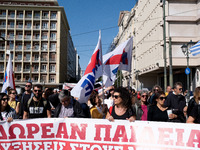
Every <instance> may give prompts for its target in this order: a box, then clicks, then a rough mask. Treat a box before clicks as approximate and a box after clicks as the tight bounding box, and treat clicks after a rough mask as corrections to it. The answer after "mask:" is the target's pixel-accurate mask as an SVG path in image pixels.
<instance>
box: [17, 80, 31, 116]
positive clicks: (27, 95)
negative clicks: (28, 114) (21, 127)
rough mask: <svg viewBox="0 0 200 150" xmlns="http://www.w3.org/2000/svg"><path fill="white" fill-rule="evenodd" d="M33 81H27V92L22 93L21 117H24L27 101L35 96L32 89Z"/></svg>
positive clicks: (20, 100)
mask: <svg viewBox="0 0 200 150" xmlns="http://www.w3.org/2000/svg"><path fill="white" fill-rule="evenodd" d="M31 88H32V82H27V83H26V85H25V92H24V93H23V94H22V96H21V97H20V98H19V102H20V107H19V119H22V118H23V115H24V106H25V104H26V103H27V101H28V100H29V99H30V98H32V97H33V96H34V94H33V92H32V90H31Z"/></svg>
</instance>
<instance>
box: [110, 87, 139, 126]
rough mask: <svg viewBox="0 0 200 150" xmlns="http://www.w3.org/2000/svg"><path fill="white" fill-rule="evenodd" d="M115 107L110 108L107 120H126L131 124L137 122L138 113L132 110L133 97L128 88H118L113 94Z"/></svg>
mask: <svg viewBox="0 0 200 150" xmlns="http://www.w3.org/2000/svg"><path fill="white" fill-rule="evenodd" d="M113 99H114V106H112V107H110V109H109V112H107V115H106V118H107V119H108V120H109V121H114V119H126V120H129V121H130V122H132V121H135V118H136V113H135V112H134V111H133V110H132V108H131V97H130V94H129V91H128V90H127V89H126V88H123V87H118V88H116V89H115V90H114V94H113Z"/></svg>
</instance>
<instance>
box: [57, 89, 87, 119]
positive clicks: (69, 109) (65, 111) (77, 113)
mask: <svg viewBox="0 0 200 150" xmlns="http://www.w3.org/2000/svg"><path fill="white" fill-rule="evenodd" d="M58 98H59V100H60V103H59V104H58V106H57V107H56V109H55V112H54V117H58V118H68V117H77V118H85V115H84V113H83V110H82V108H81V105H80V103H79V102H78V101H77V100H75V99H74V98H73V97H72V96H71V93H70V91H68V90H61V91H60V93H59V96H58Z"/></svg>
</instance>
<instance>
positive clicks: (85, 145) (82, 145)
mask: <svg viewBox="0 0 200 150" xmlns="http://www.w3.org/2000/svg"><path fill="white" fill-rule="evenodd" d="M81 147H82V148H83V150H87V148H90V145H89V144H80V148H81Z"/></svg>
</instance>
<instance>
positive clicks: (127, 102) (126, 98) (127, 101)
mask: <svg viewBox="0 0 200 150" xmlns="http://www.w3.org/2000/svg"><path fill="white" fill-rule="evenodd" d="M114 92H117V93H119V94H120V97H121V98H122V105H123V106H124V107H126V108H129V107H131V105H132V102H131V97H130V93H129V91H128V90H127V89H126V88H124V87H118V88H116V89H115V90H114Z"/></svg>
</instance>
